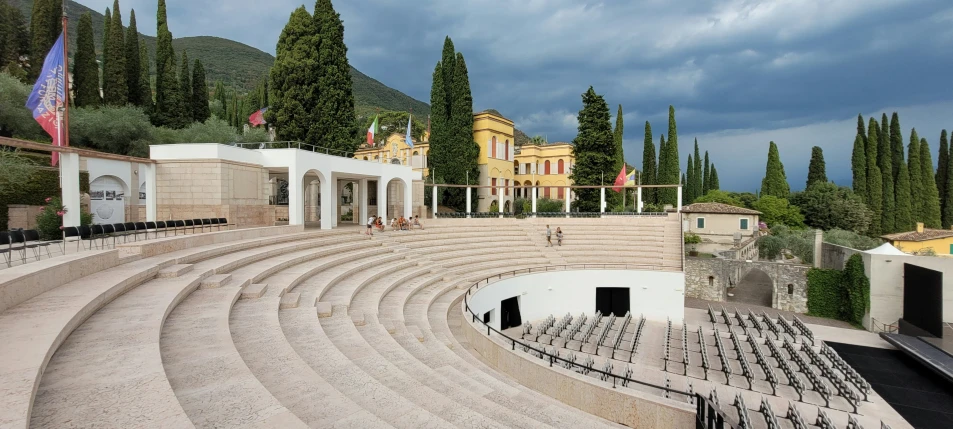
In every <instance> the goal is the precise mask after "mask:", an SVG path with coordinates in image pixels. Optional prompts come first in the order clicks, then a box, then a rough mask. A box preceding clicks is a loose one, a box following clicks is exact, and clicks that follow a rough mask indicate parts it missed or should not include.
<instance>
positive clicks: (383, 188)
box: [377, 177, 390, 226]
mask: <svg viewBox="0 0 953 429" xmlns="http://www.w3.org/2000/svg"><path fill="white" fill-rule="evenodd" d="M377 217H379V218H381V219H383V220H382V221H383V222H384V226H387V222H388V221H389V220H390V219H388V217H387V181H385V180H384V178H383V177H381V178H380V179H379V180H378V181H377Z"/></svg>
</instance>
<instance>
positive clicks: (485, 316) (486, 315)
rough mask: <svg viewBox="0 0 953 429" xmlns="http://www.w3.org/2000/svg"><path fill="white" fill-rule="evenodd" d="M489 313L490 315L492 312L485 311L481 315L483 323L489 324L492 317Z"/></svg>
mask: <svg viewBox="0 0 953 429" xmlns="http://www.w3.org/2000/svg"><path fill="white" fill-rule="evenodd" d="M491 313H492V312H490V311H487V312H486V313H483V323H490V318H491V316H492V314H491Z"/></svg>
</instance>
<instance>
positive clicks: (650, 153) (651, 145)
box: [641, 121, 657, 204]
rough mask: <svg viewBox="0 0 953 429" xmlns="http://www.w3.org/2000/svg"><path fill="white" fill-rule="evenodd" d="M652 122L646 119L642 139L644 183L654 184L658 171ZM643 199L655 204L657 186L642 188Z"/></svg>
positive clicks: (642, 177)
mask: <svg viewBox="0 0 953 429" xmlns="http://www.w3.org/2000/svg"><path fill="white" fill-rule="evenodd" d="M652 137H653V136H652V124H650V123H649V121H645V137H644V138H643V141H642V176H641V179H642V182H641V183H642V184H643V185H654V184H655V175H656V171H657V165H656V159H655V142H654V141H653V140H652ZM642 201H643V202H644V203H646V204H655V203H656V198H655V188H643V189H642Z"/></svg>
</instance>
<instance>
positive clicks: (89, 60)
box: [72, 12, 102, 107]
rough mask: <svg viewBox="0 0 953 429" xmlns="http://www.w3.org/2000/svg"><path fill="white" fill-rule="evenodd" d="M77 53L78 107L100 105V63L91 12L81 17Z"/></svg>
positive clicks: (74, 60) (75, 82)
mask: <svg viewBox="0 0 953 429" xmlns="http://www.w3.org/2000/svg"><path fill="white" fill-rule="evenodd" d="M76 32H77V35H76V54H75V55H73V80H72V83H73V93H74V95H75V100H74V103H75V105H76V107H93V106H99V105H100V104H101V103H102V99H100V98H99V64H97V63H96V46H95V45H94V44H93V17H92V15H91V14H90V13H89V12H86V13H84V14H82V15H81V16H80V17H79V27H78V28H77V29H76Z"/></svg>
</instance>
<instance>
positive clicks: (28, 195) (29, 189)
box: [0, 167, 89, 231]
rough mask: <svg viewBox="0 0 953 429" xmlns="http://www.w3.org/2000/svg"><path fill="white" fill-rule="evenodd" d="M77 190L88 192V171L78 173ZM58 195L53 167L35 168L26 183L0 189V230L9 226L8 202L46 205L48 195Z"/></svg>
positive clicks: (58, 179)
mask: <svg viewBox="0 0 953 429" xmlns="http://www.w3.org/2000/svg"><path fill="white" fill-rule="evenodd" d="M79 191H80V192H81V193H89V173H88V172H86V171H81V172H80V173H79ZM55 196H60V173H59V170H58V169H55V168H46V167H42V168H37V169H36V170H35V171H34V172H33V174H31V175H30V179H29V180H27V181H26V183H21V184H20V185H18V186H11V187H10V189H2V190H0V230H2V231H5V230H7V229H8V228H9V225H8V224H7V222H8V220H9V219H8V215H9V209H8V208H7V206H8V205H10V204H26V205H31V206H42V205H46V201H45V200H46V199H47V198H48V197H55Z"/></svg>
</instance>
